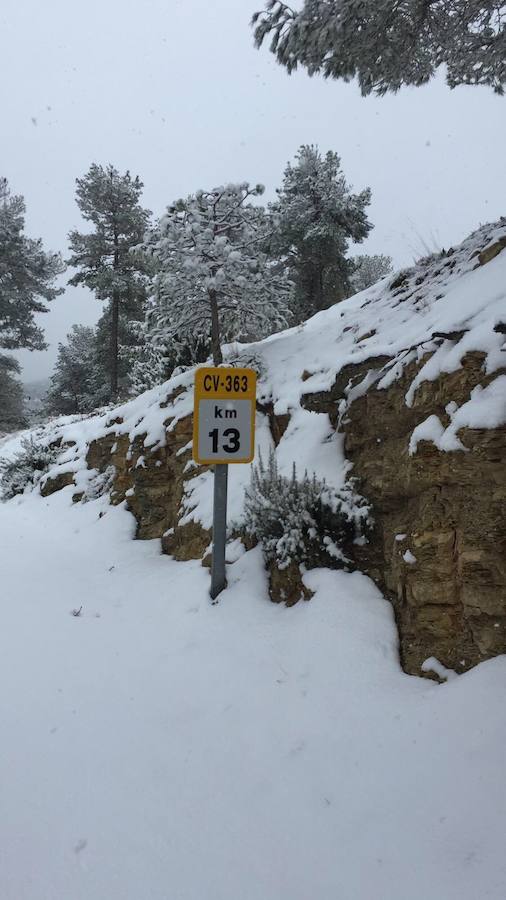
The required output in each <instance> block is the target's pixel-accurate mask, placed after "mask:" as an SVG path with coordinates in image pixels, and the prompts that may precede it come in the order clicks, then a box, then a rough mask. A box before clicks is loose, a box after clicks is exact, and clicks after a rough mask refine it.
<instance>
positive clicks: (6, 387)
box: [0, 354, 27, 434]
mask: <svg viewBox="0 0 506 900" xmlns="http://www.w3.org/2000/svg"><path fill="white" fill-rule="evenodd" d="M19 370H20V367H19V363H18V362H17V360H15V359H13V358H12V357H11V356H6V355H5V354H0V434H1V433H2V432H9V431H16V430H17V429H18V428H24V427H25V425H26V424H27V423H26V417H25V411H24V397H23V387H22V385H21V382H20V381H19V380H18V379H17V378H16V375H17V374H18V373H19Z"/></svg>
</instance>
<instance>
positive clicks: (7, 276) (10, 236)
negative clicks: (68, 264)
mask: <svg viewBox="0 0 506 900" xmlns="http://www.w3.org/2000/svg"><path fill="white" fill-rule="evenodd" d="M25 212H26V207H25V202H24V200H23V197H20V196H13V195H11V193H10V191H9V187H8V184H7V180H6V179H5V178H2V179H0V347H1V348H3V349H6V350H14V349H16V348H18V347H23V348H26V349H28V350H44V349H45V346H46V345H45V343H44V336H43V332H42V329H41V328H40V326H39V325H37V323H36V321H35V314H36V313H46V312H48V308H47V306H46V302H49V301H51V300H54V298H55V297H57V296H58V295H59V294H61V293H62V290H63V289H62V288H56V287H55V286H54V282H55V279H56V277H57V275H59V274H61V273H62V272H63V271H64V270H65V266H64V265H63V263H62V260H61V257H60V256H59V254H57V253H47V252H46V251H45V250H44V249H43V246H42V241H41V240H34V239H32V238H28V237H26V236H25V234H24V227H25Z"/></svg>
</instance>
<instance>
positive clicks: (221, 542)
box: [211, 463, 228, 601]
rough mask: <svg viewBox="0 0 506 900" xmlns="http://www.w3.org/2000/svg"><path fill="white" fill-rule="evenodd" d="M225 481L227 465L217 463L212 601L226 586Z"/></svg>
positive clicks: (215, 475) (226, 480)
mask: <svg viewBox="0 0 506 900" xmlns="http://www.w3.org/2000/svg"><path fill="white" fill-rule="evenodd" d="M227 482H228V465H227V464H226V463H219V464H218V465H216V466H215V467H214V509H213V560H212V566H211V599H212V600H213V601H216V598H217V596H218V594H220V593H221V592H222V590H223V588H225V587H226V586H227V578H226V574H225V545H226V542H227Z"/></svg>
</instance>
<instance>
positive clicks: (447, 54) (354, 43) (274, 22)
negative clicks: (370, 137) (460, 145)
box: [252, 0, 506, 95]
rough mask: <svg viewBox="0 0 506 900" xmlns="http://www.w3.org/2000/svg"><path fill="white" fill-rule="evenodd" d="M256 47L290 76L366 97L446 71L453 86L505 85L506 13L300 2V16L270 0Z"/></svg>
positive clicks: (385, 2)
mask: <svg viewBox="0 0 506 900" xmlns="http://www.w3.org/2000/svg"><path fill="white" fill-rule="evenodd" d="M252 24H253V26H254V34H255V43H256V45H257V47H260V46H261V45H262V44H263V42H264V40H265V39H266V37H267V36H268V35H270V36H271V44H270V49H271V51H272V52H273V53H274V54H275V55H276V58H277V60H278V62H279V63H281V65H283V66H285V67H286V69H287V70H288V72H292V71H294V70H295V69H296V68H297V67H298V66H303V67H304V68H306V69H307V70H308V72H309V74H310V75H314V74H316V73H322V74H323V75H324V77H325V78H342V79H343V80H344V81H351V80H352V79H353V78H355V77H356V78H358V82H359V85H360V88H361V91H362V94H363V95H367V94H371V93H375V94H380V95H382V94H386V93H387V92H388V91H398V90H399V88H401V87H402V86H403V85H421V84H425V83H426V82H428V81H430V79H431V78H432V77H433V76H434V74H435V72H436V70H437V69H438V68H439V67H440V66H445V67H446V81H447V83H448V85H449V86H450V87H452V88H453V87H456V86H457V85H460V84H473V85H477V84H483V85H488V86H489V87H492V88H493V89H494V91H495V92H496V93H498V94H503V93H504V85H505V84H506V6H505V4H504V3H502V2H498V0H485V2H483V0H482V2H479V0H404V2H402V3H399V2H398V0H302V7H301V9H300V11H297V10H294V9H292V8H291V7H290V6H288V5H287V4H286V3H284V2H282V0H267V3H266V8H265V9H264V10H263V11H261V12H257V13H255V15H254V16H253V20H252Z"/></svg>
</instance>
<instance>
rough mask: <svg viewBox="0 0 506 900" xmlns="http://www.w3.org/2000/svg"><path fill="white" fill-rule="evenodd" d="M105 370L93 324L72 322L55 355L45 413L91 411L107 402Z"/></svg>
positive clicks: (65, 413)
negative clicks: (89, 325) (70, 329)
mask: <svg viewBox="0 0 506 900" xmlns="http://www.w3.org/2000/svg"><path fill="white" fill-rule="evenodd" d="M108 397H109V391H108V388H107V372H106V370H105V366H104V357H103V355H102V354H101V353H100V349H99V346H98V342H97V338H96V332H95V329H94V328H89V327H87V326H85V325H73V326H72V331H71V332H70V333H69V334H68V335H67V342H66V343H65V344H59V345H58V357H57V359H56V364H55V368H54V372H53V375H52V377H51V380H50V384H49V390H48V392H47V395H46V399H45V407H46V409H47V411H48V413H51V414H62V415H71V414H74V413H87V412H91V410H92V409H95V407H97V406H101V405H102V404H104V403H106V402H107V399H108Z"/></svg>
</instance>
